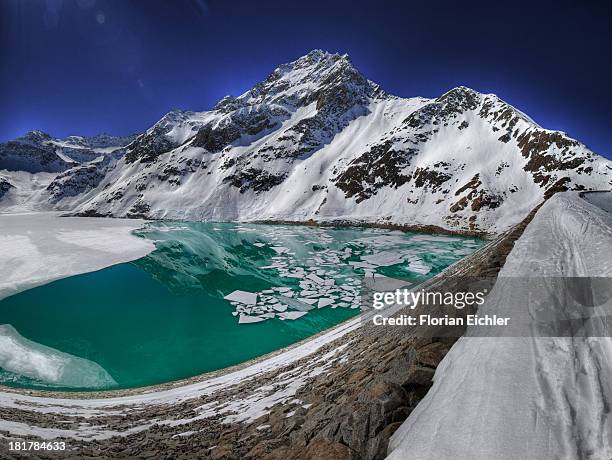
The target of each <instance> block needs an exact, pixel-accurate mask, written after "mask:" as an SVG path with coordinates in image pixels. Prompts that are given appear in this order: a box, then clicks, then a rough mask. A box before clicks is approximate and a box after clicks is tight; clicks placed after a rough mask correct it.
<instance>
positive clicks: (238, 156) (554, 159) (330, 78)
mask: <svg viewBox="0 0 612 460" xmlns="http://www.w3.org/2000/svg"><path fill="white" fill-rule="evenodd" d="M126 152H127V153H126V154H125V156H124V157H122V158H120V159H114V160H113V161H111V162H109V163H107V164H106V165H105V166H104V168H101V169H98V168H82V169H80V170H78V171H73V172H71V173H70V174H69V176H70V177H69V178H68V179H66V178H63V177H60V178H58V181H57V182H56V183H55V184H54V185H53V187H51V190H49V195H48V196H47V200H48V201H49V202H50V203H51V204H52V205H53V206H54V207H56V208H57V209H62V210H73V211H76V212H79V213H83V214H86V215H87V214H89V215H110V216H139V217H140V216H146V217H152V218H180V219H189V220H242V221H249V220H295V221H304V220H310V219H313V220H334V219H350V220H363V221H369V222H384V223H401V224H410V225H437V226H440V227H444V228H448V229H461V230H482V231H492V232H496V231H499V230H503V229H505V228H507V227H509V226H510V225H512V224H514V223H516V222H518V221H520V220H521V219H522V218H524V217H525V215H526V214H527V213H528V212H529V211H530V210H531V209H533V208H534V207H535V206H536V205H537V204H538V203H540V202H541V201H542V200H543V199H544V198H547V197H549V196H551V195H552V194H553V193H554V192H556V191H560V190H574V189H576V190H583V189H593V188H608V187H609V186H610V183H611V179H612V163H611V162H609V161H607V160H605V159H603V158H602V157H599V156H597V155H595V154H593V153H592V152H591V151H590V150H588V149H587V148H586V147H585V146H584V145H582V144H581V143H579V142H578V141H575V140H573V139H571V138H569V137H568V136H566V135H565V134H563V133H560V132H556V131H548V130H545V129H542V128H541V127H539V126H538V125H537V124H536V123H535V122H534V121H532V120H531V119H530V118H528V117H527V116H526V115H524V114H523V113H522V112H520V111H518V110H516V109H514V108H513V107H511V106H509V105H508V104H506V103H504V102H503V101H502V100H500V99H499V98H497V97H496V96H495V95H491V94H488V95H485V94H480V93H478V92H475V91H473V90H471V89H468V88H465V87H458V88H455V89H452V90H450V91H449V92H447V93H445V94H444V95H442V96H440V97H438V98H436V99H425V98H410V99H403V98H398V97H395V96H391V95H388V94H386V93H385V92H384V91H383V90H382V89H381V88H380V87H379V86H378V85H376V84H375V83H373V82H371V81H369V80H367V79H366V78H365V77H363V76H362V75H361V74H360V73H359V72H358V71H357V70H356V69H355V68H354V67H353V65H352V64H351V62H350V60H349V58H348V57H347V56H346V55H339V54H330V53H326V52H323V51H319V50H315V51H312V52H310V53H309V54H307V55H306V56H303V57H301V58H299V59H297V60H296V61H293V62H291V63H288V64H284V65H281V66H280V67H278V68H277V69H275V70H274V71H273V72H272V73H271V74H270V75H269V76H268V78H267V79H266V80H264V81H263V82H261V83H259V84H257V85H255V87H254V88H253V89H251V90H249V91H247V92H246V93H244V94H242V95H241V96H238V97H233V96H227V97H225V98H223V99H222V100H221V101H220V102H219V103H218V104H217V105H216V106H215V107H214V108H213V110H211V111H208V112H182V111H173V112H170V113H168V114H167V115H165V116H164V117H163V118H162V119H161V120H160V121H159V122H158V123H156V124H155V125H154V126H153V127H151V128H150V129H149V130H147V131H146V132H145V133H143V134H141V135H140V136H138V137H137V138H136V139H135V140H134V141H133V142H131V143H130V144H129V145H128V146H127V147H126ZM0 167H1V166H0ZM101 176H103V177H101ZM82 183H85V184H86V186H83V187H79V186H78V184H82ZM0 207H2V201H0Z"/></svg>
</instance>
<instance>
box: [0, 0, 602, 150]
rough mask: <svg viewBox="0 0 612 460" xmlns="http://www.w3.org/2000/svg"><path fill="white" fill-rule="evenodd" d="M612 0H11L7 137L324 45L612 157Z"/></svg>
mask: <svg viewBox="0 0 612 460" xmlns="http://www.w3.org/2000/svg"><path fill="white" fill-rule="evenodd" d="M611 12H612V2H610V1H608V2H599V3H598V2H586V1H564V0H558V1H554V2H545V1H536V0H532V1H529V2H521V1H512V2H495V1H492V0H489V1H486V2H484V1H483V2H470V1H467V0H465V1H438V0H426V1H423V0H419V1H397V2H385V1H368V2H361V1H333V0H325V1H321V2H317V1H313V0H309V1H308V2H303V3H302V4H301V5H299V4H298V3H297V2H289V1H286V0H285V1H254V0H253V1H230V0H226V1H214V0H184V1H183V0H173V1H156V0H139V1H132V0H121V1H120V0H116V1H105V0H63V1H62V0H21V1H18V0H0V15H1V16H0V21H1V23H0V52H1V53H2V66H1V68H0V88H1V89H0V96H1V104H2V110H1V112H0V141H4V140H7V139H9V138H13V137H16V136H18V135H20V134H22V133H24V132H26V131H28V130H32V129H41V130H43V131H47V132H49V133H51V134H53V135H55V136H65V135H68V134H95V133H98V132H102V131H106V132H110V133H113V134H128V133H132V132H136V131H142V130H144V129H146V128H147V127H149V126H150V125H151V124H152V123H154V122H155V121H156V120H158V119H159V118H160V117H161V116H162V115H163V114H164V113H166V112H167V111H169V110H171V109H173V108H181V109H192V110H205V109H208V108H210V107H211V106H212V105H213V104H214V103H215V102H216V101H217V100H218V99H220V98H221V97H223V96H224V95H225V94H234V95H237V94H239V93H241V92H243V91H245V90H247V89H249V88H250V87H252V86H253V84H255V83H256V82H258V81H260V80H262V79H263V78H265V76H266V75H267V74H268V73H269V72H270V71H271V70H272V69H274V68H275V67H276V66H277V65H279V64H281V63H283V62H287V61H290V60H293V59H295V58H297V57H299V56H301V55H303V54H305V53H307V52H308V51H309V50H311V49H314V48H321V49H325V50H329V51H335V52H342V53H345V52H346V53H348V54H349V55H350V56H351V58H352V60H353V63H354V64H355V66H356V67H357V68H358V69H359V70H361V72H362V73H363V74H364V75H366V76H367V77H368V78H370V79H371V80H374V81H376V82H377V83H379V84H380V85H381V86H382V87H383V88H384V89H386V90H387V91H388V92H390V93H393V94H397V95H400V96H406V97H407V96H417V95H418V96H427V97H436V96H438V95H440V94H441V93H443V92H444V91H446V90H447V89H449V88H451V87H454V86H458V85H466V86H469V87H472V88H474V89H477V90H479V91H482V92H493V93H496V94H498V95H499V96H500V97H502V98H503V99H504V100H506V101H507V102H509V103H511V104H513V105H515V106H516V107H517V108H519V109H521V110H523V111H524V112H526V113H528V114H529V115H530V116H532V117H533V118H534V119H535V120H536V121H538V122H539V123H540V124H541V125H543V126H544V127H546V128H551V129H560V130H563V131H566V132H568V133H569V134H570V135H571V136H573V137H576V138H578V139H579V140H581V141H583V142H585V143H586V144H587V145H588V146H589V147H591V148H592V149H593V150H595V151H596V152H598V153H601V154H603V155H605V156H607V157H609V158H610V157H612V139H611V136H610V131H611V128H612V76H611V70H612V60H611V55H612V27H611V25H612V23H611Z"/></svg>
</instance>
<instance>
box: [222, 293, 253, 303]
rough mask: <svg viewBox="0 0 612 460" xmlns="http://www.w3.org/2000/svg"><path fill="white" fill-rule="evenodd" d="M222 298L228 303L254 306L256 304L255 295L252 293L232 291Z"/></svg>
mask: <svg viewBox="0 0 612 460" xmlns="http://www.w3.org/2000/svg"><path fill="white" fill-rule="evenodd" d="M223 298H224V299H225V300H229V301H230V302H240V303H245V304H247V305H255V304H256V303H257V294H256V293H254V292H247V291H234V292H232V293H231V294H228V295H226V296H225V297H223Z"/></svg>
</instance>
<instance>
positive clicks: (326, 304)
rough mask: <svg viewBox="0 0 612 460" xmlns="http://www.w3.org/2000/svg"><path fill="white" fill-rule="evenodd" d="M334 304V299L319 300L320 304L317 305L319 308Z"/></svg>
mask: <svg viewBox="0 0 612 460" xmlns="http://www.w3.org/2000/svg"><path fill="white" fill-rule="evenodd" d="M332 303H334V301H333V299H319V303H318V304H317V308H323V307H327V306H328V305H331V304H332Z"/></svg>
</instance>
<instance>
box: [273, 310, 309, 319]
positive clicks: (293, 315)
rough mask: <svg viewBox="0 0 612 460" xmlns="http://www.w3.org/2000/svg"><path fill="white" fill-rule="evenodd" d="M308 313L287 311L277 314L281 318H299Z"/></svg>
mask: <svg viewBox="0 0 612 460" xmlns="http://www.w3.org/2000/svg"><path fill="white" fill-rule="evenodd" d="M306 314H308V312H306V311H287V312H285V313H279V314H278V315H277V316H278V317H279V318H280V319H298V318H301V317H302V316H304V315H306Z"/></svg>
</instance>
